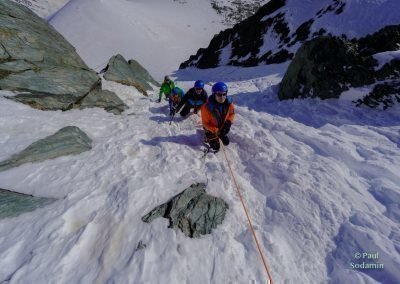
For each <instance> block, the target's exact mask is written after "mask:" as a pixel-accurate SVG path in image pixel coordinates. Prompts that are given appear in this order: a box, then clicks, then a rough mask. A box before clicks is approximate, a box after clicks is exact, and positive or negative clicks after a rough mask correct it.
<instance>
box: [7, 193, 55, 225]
mask: <svg viewBox="0 0 400 284" xmlns="http://www.w3.org/2000/svg"><path fill="white" fill-rule="evenodd" d="M54 201H55V199H53V198H45V197H35V196H32V195H27V194H22V193H18V192H13V191H10V190H6V189H1V188H0V219H3V218H10V217H16V216H18V215H20V214H22V213H25V212H30V211H33V210H35V209H37V208H41V207H43V206H46V205H49V204H51V203H52V202H54Z"/></svg>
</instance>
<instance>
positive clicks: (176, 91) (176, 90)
mask: <svg viewBox="0 0 400 284" xmlns="http://www.w3.org/2000/svg"><path fill="white" fill-rule="evenodd" d="M172 94H174V95H179V88H178V87H175V88H173V89H172Z"/></svg>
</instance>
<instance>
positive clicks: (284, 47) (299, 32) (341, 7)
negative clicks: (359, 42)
mask: <svg viewBox="0 0 400 284" xmlns="http://www.w3.org/2000/svg"><path fill="white" fill-rule="evenodd" d="M399 10H400V2H399V1H397V0H348V1H343V0H323V1H320V0H310V1H296V0H272V1H270V2H268V3H267V4H266V5H264V6H263V7H262V8H260V9H259V10H258V12H257V13H256V14H255V15H253V16H252V17H250V18H248V19H246V20H245V21H243V22H241V23H239V24H237V25H235V26H234V27H233V28H231V29H227V30H224V31H222V32H221V33H220V34H219V35H218V36H215V37H214V38H213V39H212V41H211V42H210V44H209V46H208V47H207V48H201V49H199V50H198V52H197V54H196V55H192V56H191V57H190V58H189V59H188V60H187V61H185V62H184V63H182V65H181V68H185V67H188V66H196V67H199V68H212V67H216V66H220V65H236V66H256V65H258V64H274V63H281V62H285V61H287V60H290V59H292V58H293V55H294V53H295V52H296V50H297V49H298V48H299V47H300V45H301V43H302V42H304V41H305V40H307V39H311V38H314V37H316V36H319V35H327V34H332V35H338V36H342V35H343V36H346V37H347V38H359V37H362V36H365V35H367V34H371V33H374V32H376V31H378V30H379V29H381V28H383V27H385V26H387V25H396V24H399V23H400V14H399V13H398V11H399Z"/></svg>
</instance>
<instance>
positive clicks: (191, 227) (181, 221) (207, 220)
mask: <svg viewBox="0 0 400 284" xmlns="http://www.w3.org/2000/svg"><path fill="white" fill-rule="evenodd" d="M228 208H229V207H228V204H227V203H226V202H225V201H224V200H222V199H221V198H218V197H214V196H211V195H208V194H207V193H206V185H205V184H203V183H198V184H193V185H191V186H190V187H189V188H187V189H185V190H184V191H183V192H182V193H180V194H178V195H176V196H174V197H173V198H171V199H170V200H169V201H168V202H166V203H164V204H162V205H160V206H157V207H156V208H154V209H153V210H151V211H150V212H149V213H148V214H146V215H145V216H143V217H142V220H143V221H144V222H147V223H149V222H151V221H153V220H154V219H156V218H158V217H164V218H168V219H169V223H170V227H171V228H174V229H180V230H181V231H182V232H183V233H184V234H185V235H186V236H188V237H191V238H197V237H200V235H205V234H210V233H211V230H212V229H213V228H216V227H217V225H219V224H221V223H222V221H223V220H224V218H225V213H226V210H227V209H228Z"/></svg>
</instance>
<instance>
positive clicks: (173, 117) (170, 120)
mask: <svg viewBox="0 0 400 284" xmlns="http://www.w3.org/2000/svg"><path fill="white" fill-rule="evenodd" d="M174 117H175V114H174V115H173V116H172V118H171V120H170V122H169V125H171V123H172V121H173V120H174Z"/></svg>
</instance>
